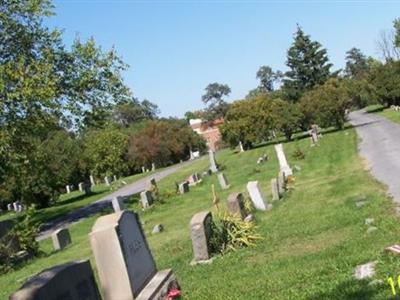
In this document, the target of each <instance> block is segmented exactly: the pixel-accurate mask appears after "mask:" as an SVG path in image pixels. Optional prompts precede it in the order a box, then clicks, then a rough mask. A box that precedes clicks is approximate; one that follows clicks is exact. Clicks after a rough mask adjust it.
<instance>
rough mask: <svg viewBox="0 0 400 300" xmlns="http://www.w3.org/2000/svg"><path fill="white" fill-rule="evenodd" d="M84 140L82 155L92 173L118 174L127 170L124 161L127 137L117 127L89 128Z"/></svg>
mask: <svg viewBox="0 0 400 300" xmlns="http://www.w3.org/2000/svg"><path fill="white" fill-rule="evenodd" d="M84 141H85V150H84V156H85V157H86V160H87V161H88V163H89V169H90V170H91V171H92V174H93V175H95V176H98V177H103V176H110V175H120V174H124V173H125V172H126V171H127V170H128V166H127V164H126V163H125V157H126V153H127V145H128V137H127V136H126V135H125V134H124V133H122V132H121V131H120V130H118V129H117V128H114V127H107V128H104V129H102V130H91V131H89V132H87V133H86V134H85V137H84Z"/></svg>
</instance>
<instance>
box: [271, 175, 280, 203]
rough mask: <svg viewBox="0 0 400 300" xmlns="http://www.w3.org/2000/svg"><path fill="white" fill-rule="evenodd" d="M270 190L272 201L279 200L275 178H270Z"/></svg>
mask: <svg viewBox="0 0 400 300" xmlns="http://www.w3.org/2000/svg"><path fill="white" fill-rule="evenodd" d="M271 191H272V201H276V200H279V198H280V196H279V188H278V180H277V179H276V178H272V179H271Z"/></svg>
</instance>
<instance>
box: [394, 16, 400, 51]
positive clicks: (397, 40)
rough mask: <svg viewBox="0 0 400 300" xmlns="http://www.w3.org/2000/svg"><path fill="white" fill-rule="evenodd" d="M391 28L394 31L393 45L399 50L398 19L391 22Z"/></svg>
mask: <svg viewBox="0 0 400 300" xmlns="http://www.w3.org/2000/svg"><path fill="white" fill-rule="evenodd" d="M393 26H394V30H395V37H394V45H395V46H396V47H397V48H400V18H397V19H395V20H394V21H393Z"/></svg>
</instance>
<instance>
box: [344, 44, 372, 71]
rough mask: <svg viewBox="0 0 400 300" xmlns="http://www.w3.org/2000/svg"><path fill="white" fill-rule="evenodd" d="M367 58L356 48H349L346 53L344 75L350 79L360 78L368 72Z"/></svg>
mask: <svg viewBox="0 0 400 300" xmlns="http://www.w3.org/2000/svg"><path fill="white" fill-rule="evenodd" d="M368 69H369V66H368V60H367V57H366V56H365V55H364V54H363V53H362V52H361V50H360V49H358V48H351V49H350V50H349V51H347V52H346V69H345V74H346V76H348V77H350V78H360V77H363V76H365V74H366V73H367V72H368Z"/></svg>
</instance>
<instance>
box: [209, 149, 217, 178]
mask: <svg viewBox="0 0 400 300" xmlns="http://www.w3.org/2000/svg"><path fill="white" fill-rule="evenodd" d="M208 157H209V159H210V170H211V172H212V173H216V172H218V166H217V163H216V161H215V153H214V151H212V150H209V151H208Z"/></svg>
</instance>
